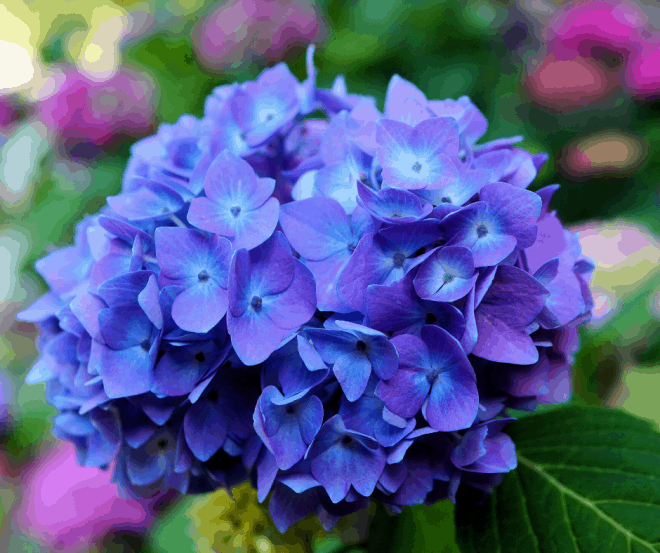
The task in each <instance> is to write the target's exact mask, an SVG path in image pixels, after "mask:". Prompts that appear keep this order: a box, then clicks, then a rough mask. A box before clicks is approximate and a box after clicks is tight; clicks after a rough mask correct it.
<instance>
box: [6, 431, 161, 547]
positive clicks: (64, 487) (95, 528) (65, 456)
mask: <svg viewBox="0 0 660 553" xmlns="http://www.w3.org/2000/svg"><path fill="white" fill-rule="evenodd" d="M111 476H112V474H111V472H109V471H103V470H101V469H97V468H91V467H81V466H79V465H78V463H77V462H76V453H75V448H74V447H73V446H72V445H71V444H69V443H64V442H61V443H58V444H57V445H56V446H55V447H53V449H51V450H49V451H48V452H47V454H46V455H44V456H43V457H41V458H39V459H38V460H37V462H36V463H34V464H33V465H31V466H30V467H29V468H28V469H27V470H25V472H24V473H23V474H21V483H22V485H23V487H24V494H23V497H22V500H21V502H20V504H19V505H18V506H17V512H16V515H15V521H16V524H17V525H18V527H19V528H20V530H21V531H22V532H23V533H24V534H26V535H28V536H31V537H33V538H36V539H37V540H38V541H40V542H43V543H44V544H46V545H49V546H50V547H52V548H53V549H55V550H58V551H70V552H78V551H80V552H82V551H87V550H88V547H89V546H90V545H91V544H92V543H93V542H94V541H95V540H96V539H98V538H99V537H101V535H103V534H104V533H105V532H106V531H107V530H108V528H111V527H115V528H122V529H123V528H134V529H138V528H146V527H147V526H148V525H149V523H150V522H151V521H152V518H153V515H152V513H151V510H150V507H149V505H150V501H149V500H135V499H122V498H120V497H118V496H117V486H116V485H115V484H113V483H111V482H110V479H111Z"/></svg>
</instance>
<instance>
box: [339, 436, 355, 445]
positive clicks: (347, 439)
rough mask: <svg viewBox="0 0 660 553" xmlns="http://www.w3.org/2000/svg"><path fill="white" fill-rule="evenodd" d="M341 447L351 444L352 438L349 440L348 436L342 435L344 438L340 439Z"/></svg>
mask: <svg viewBox="0 0 660 553" xmlns="http://www.w3.org/2000/svg"><path fill="white" fill-rule="evenodd" d="M341 443H342V445H350V444H352V443H353V438H351V437H350V436H348V435H344V437H343V438H342V439H341Z"/></svg>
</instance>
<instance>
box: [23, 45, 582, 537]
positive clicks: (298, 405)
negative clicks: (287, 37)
mask: <svg viewBox="0 0 660 553" xmlns="http://www.w3.org/2000/svg"><path fill="white" fill-rule="evenodd" d="M312 53H313V52H312V51H311V50H310V52H309V53H308V57H307V70H308V77H307V79H306V80H305V81H304V82H302V83H301V82H299V81H298V80H297V79H296V78H295V77H294V76H293V75H292V74H291V73H290V71H289V70H288V68H287V67H286V66H285V65H284V64H279V65H277V66H275V67H273V68H271V69H268V70H266V71H264V72H263V73H262V74H261V75H260V76H259V77H258V78H257V80H256V81H254V82H247V83H244V84H242V85H238V84H232V85H223V86H220V87H217V88H216V89H215V90H213V92H212V93H211V95H210V96H209V97H208V98H207V100H206V102H205V108H204V117H203V118H202V119H197V118H195V117H192V116H183V117H182V118H180V119H179V120H178V121H177V122H176V123H174V124H171V125H170V124H163V125H161V127H160V129H159V131H158V134H157V135H156V136H153V137H149V138H146V139H143V140H141V141H139V142H137V143H136V144H135V145H134V146H133V148H132V155H131V159H130V160H129V163H128V165H127V168H126V171H125V174H124V177H123V181H122V191H121V192H120V193H119V194H118V195H116V196H111V197H109V198H108V206H106V207H104V208H103V210H102V211H101V213H100V214H98V215H97V216H94V217H86V218H85V219H83V221H81V223H79V225H78V226H77V228H76V236H75V242H74V245H72V246H69V247H66V248H62V249H60V250H57V251H55V252H52V253H50V254H49V255H47V256H46V257H44V258H43V259H41V260H39V261H38V262H37V263H36V265H35V267H36V269H37V271H38V272H39V273H40V274H41V275H42V276H43V278H44V280H45V281H46V283H47V284H48V285H49V287H50V291H49V292H48V293H47V294H46V295H45V296H43V297H42V298H40V299H39V300H37V302H35V303H34V304H33V305H32V306H31V307H28V308H27V309H26V310H25V311H23V312H22V314H20V315H19V317H20V318H21V319H22V320H25V321H30V322H34V323H36V324H37V325H38V326H39V329H40V338H39V349H40V351H41V356H40V358H39V359H38V361H37V362H36V363H35V365H34V366H33V367H32V369H31V370H30V372H29V373H28V376H27V381H28V382H30V383H37V382H47V394H46V398H47V400H48V401H49V402H50V403H51V404H52V405H54V406H55V407H56V409H57V410H58V415H57V416H56V417H55V420H54V426H55V429H54V432H55V435H56V436H57V437H58V438H60V439H64V440H69V441H71V442H73V443H74V444H75V446H76V449H77V452H78V457H79V460H80V463H81V464H84V465H86V466H95V467H103V468H105V467H109V466H112V467H113V470H114V480H115V481H116V482H117V484H118V486H119V489H120V493H121V494H122V495H124V496H126V497H144V496H149V497H151V496H153V495H155V494H158V493H161V492H164V491H165V490H167V489H169V488H175V489H176V490H178V491H179V492H180V493H182V494H200V493H206V492H210V491H212V490H215V489H218V488H225V489H230V488H231V487H233V486H235V485H237V484H240V483H242V482H244V481H246V480H250V481H251V482H252V483H253V484H254V485H255V486H256V488H257V492H258V498H259V500H260V501H264V500H266V498H267V497H268V496H270V500H269V501H270V504H269V510H270V513H271V515H272V518H273V522H274V524H275V526H276V527H277V528H278V530H280V531H285V530H286V529H287V528H288V527H289V526H290V525H292V524H295V523H296V522H297V521H299V520H301V519H302V518H304V517H305V516H307V515H309V514H315V515H317V516H318V517H319V519H320V520H321V521H322V523H323V525H324V527H325V528H327V529H329V528H331V527H332V526H333V525H334V524H335V523H336V522H337V521H338V520H340V519H341V518H342V517H343V516H345V515H347V514H350V513H352V512H354V511H356V510H359V509H362V508H365V507H366V506H367V505H368V503H369V500H370V498H372V497H377V498H378V499H379V500H380V501H382V502H383V503H385V505H386V506H387V507H388V508H389V509H390V510H391V511H394V512H398V511H401V510H402V509H403V508H405V507H406V506H408V505H419V504H422V503H423V504H431V503H434V502H435V501H438V500H441V499H444V498H447V497H448V498H450V499H452V500H454V499H455V497H456V493H457V490H458V489H459V488H460V487H465V486H469V487H471V488H475V489H477V490H479V491H481V492H483V493H489V492H490V491H492V489H493V487H494V486H495V485H497V483H498V482H499V480H500V479H501V478H502V474H504V473H506V472H508V471H510V470H513V469H514V468H515V467H516V453H515V444H514V443H513V441H512V440H511V438H510V437H509V436H507V434H506V433H505V431H506V428H505V427H506V425H507V424H508V423H509V422H510V421H511V418H510V417H509V414H508V411H507V409H510V408H511V409H526V410H532V409H534V408H535V406H536V404H537V403H538V402H543V403H551V402H559V401H566V400H567V399H568V398H569V397H570V382H571V378H570V364H571V361H572V358H573V355H574V354H575V351H576V350H577V347H578V333H577V330H576V327H577V325H579V324H580V323H582V322H584V321H586V320H588V319H589V317H590V312H591V309H592V300H591V294H590V292H589V287H588V280H589V278H590V274H591V271H592V270H593V263H592V262H591V261H590V260H589V259H587V258H585V257H584V256H583V255H581V250H580V246H579V243H578V242H577V239H576V236H575V235H573V234H572V233H570V232H568V231H566V230H565V229H564V228H563V227H562V225H561V222H560V221H559V219H558V217H557V215H556V214H555V213H554V212H552V211H550V208H549V204H550V201H551V198H552V194H553V193H554V191H555V190H556V188H557V187H556V186H550V187H546V188H544V189H541V190H539V191H538V192H532V191H530V190H528V189H527V188H528V186H529V185H530V184H531V182H532V180H533V179H534V177H535V176H536V173H537V172H538V170H539V169H540V167H541V165H542V163H543V162H544V161H545V160H546V156H545V155H544V154H536V155H532V154H530V153H529V152H526V151H524V150H523V149H521V148H518V147H517V146H516V144H517V143H518V142H520V140H521V139H522V137H512V138H504V139H499V140H495V141H492V142H490V143H487V144H478V142H479V140H480V139H481V137H482V136H483V135H484V133H485V131H486V127H487V123H486V119H485V118H484V116H483V114H481V113H480V112H479V110H478V109H477V108H476V106H475V105H474V104H473V103H472V102H471V101H470V100H469V99H468V98H467V97H462V98H459V99H458V100H429V99H427V98H426V96H425V95H424V93H423V92H422V91H421V90H419V89H418V88H417V87H416V86H414V85H413V84H412V83H409V82H407V81H405V80H404V79H402V78H401V77H398V76H395V77H393V78H392V80H391V81H390V85H389V86H388V89H387V94H386V99H385V108H384V113H381V112H379V111H378V109H377V108H376V102H375V100H374V99H373V98H371V97H368V96H359V95H354V94H350V93H349V92H348V91H347V89H346V85H345V82H344V80H343V78H341V77H339V78H338V79H337V80H336V81H335V84H334V85H333V87H332V89H330V90H323V89H319V88H317V86H316V69H315V68H314V65H313V59H312ZM316 109H320V110H322V111H323V112H324V113H325V114H326V116H327V119H311V118H309V115H310V114H311V113H313V112H314V110H316ZM280 229H281V230H280Z"/></svg>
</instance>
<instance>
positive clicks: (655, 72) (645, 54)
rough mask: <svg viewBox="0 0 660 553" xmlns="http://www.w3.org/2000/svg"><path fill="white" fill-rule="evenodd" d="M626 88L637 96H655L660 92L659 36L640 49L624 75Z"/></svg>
mask: <svg viewBox="0 0 660 553" xmlns="http://www.w3.org/2000/svg"><path fill="white" fill-rule="evenodd" d="M625 82H626V87H627V88H628V89H629V90H631V91H632V92H634V93H635V94H637V95H638V96H642V97H647V96H657V95H658V93H659V92H660V34H657V35H656V36H654V37H653V40H649V41H648V42H647V43H646V44H644V46H643V47H642V49H641V51H640V53H639V55H638V56H637V57H636V58H635V59H634V60H632V61H631V62H630V63H629V64H628V66H627V68H626V73H625Z"/></svg>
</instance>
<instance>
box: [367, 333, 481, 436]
mask: <svg viewBox="0 0 660 553" xmlns="http://www.w3.org/2000/svg"><path fill="white" fill-rule="evenodd" d="M392 343H393V344H394V345H395V347H396V349H397V351H398V352H399V370H398V371H397V372H396V373H395V374H394V376H393V377H392V378H390V379H389V380H382V381H381V382H380V383H379V384H378V387H377V388H376V395H377V396H378V397H379V398H380V399H382V400H383V402H384V403H385V405H386V407H387V408H388V409H389V410H390V411H392V412H393V413H395V414H396V415H399V416H400V417H403V418H410V417H413V416H415V415H416V414H417V413H418V411H419V410H420V409H421V410H422V413H423V415H424V418H425V419H426V420H427V421H428V422H429V424H430V425H431V426H432V427H433V428H434V429H436V430H439V431H442V432H450V431H453V430H461V429H463V428H468V427H469V426H470V425H471V424H472V422H473V421H474V419H475V418H476V416H477V408H478V406H479V395H478V393H477V384H476V377H475V374H474V370H473V369H472V366H471V365H470V362H469V361H468V359H467V357H466V355H465V353H464V352H463V349H462V348H461V345H460V344H459V342H458V341H457V340H456V338H454V337H453V336H452V335H451V334H449V333H448V332H447V331H446V330H444V329H442V328H440V327H437V326H425V327H423V328H422V331H421V337H420V338H418V337H417V336H412V335H410V334H403V335H401V336H397V337H395V338H392Z"/></svg>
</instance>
